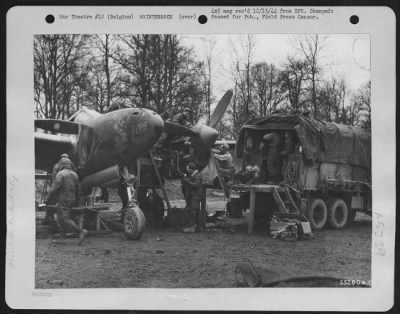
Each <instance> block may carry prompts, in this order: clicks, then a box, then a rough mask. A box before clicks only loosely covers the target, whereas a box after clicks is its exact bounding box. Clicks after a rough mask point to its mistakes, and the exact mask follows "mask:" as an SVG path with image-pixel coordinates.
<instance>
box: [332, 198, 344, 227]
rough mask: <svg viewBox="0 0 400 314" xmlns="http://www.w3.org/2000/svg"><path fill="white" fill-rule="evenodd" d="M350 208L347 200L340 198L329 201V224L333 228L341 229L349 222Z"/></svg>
mask: <svg viewBox="0 0 400 314" xmlns="http://www.w3.org/2000/svg"><path fill="white" fill-rule="evenodd" d="M348 217H349V210H348V208H347V205H346V202H345V201H344V200H342V199H340V198H334V199H331V200H330V201H329V202H328V225H329V227H331V228H333V229H341V228H343V227H344V226H345V225H346V224H347V220H348Z"/></svg>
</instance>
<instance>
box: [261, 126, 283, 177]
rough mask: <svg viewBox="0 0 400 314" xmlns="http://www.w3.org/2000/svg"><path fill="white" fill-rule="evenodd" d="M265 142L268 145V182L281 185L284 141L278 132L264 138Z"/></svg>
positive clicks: (268, 134)
mask: <svg viewBox="0 0 400 314" xmlns="http://www.w3.org/2000/svg"><path fill="white" fill-rule="evenodd" d="M263 141H264V142H267V143H268V152H267V170H268V179H267V182H271V183H279V181H280V179H281V165H282V159H281V155H280V150H281V144H282V139H281V136H280V135H279V134H278V133H277V132H270V133H267V134H265V135H264V136H263Z"/></svg>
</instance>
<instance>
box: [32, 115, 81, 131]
mask: <svg viewBox="0 0 400 314" xmlns="http://www.w3.org/2000/svg"><path fill="white" fill-rule="evenodd" d="M35 128H40V129H43V130H45V131H51V132H56V133H64V134H78V133H79V124H78V123H75V122H70V121H64V120H56V119H42V120H35Z"/></svg>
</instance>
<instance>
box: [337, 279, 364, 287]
mask: <svg viewBox="0 0 400 314" xmlns="http://www.w3.org/2000/svg"><path fill="white" fill-rule="evenodd" d="M339 285H340V286H349V287H354V286H363V287H366V286H367V287H371V280H363V279H341V280H340V282H339Z"/></svg>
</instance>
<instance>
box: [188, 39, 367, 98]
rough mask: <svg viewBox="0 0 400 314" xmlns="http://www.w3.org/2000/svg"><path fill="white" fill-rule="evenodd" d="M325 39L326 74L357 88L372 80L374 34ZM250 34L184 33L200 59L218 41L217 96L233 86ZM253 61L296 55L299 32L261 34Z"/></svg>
mask: <svg viewBox="0 0 400 314" xmlns="http://www.w3.org/2000/svg"><path fill="white" fill-rule="evenodd" d="M320 36H322V37H323V38H325V39H324V44H323V49H322V50H321V59H320V65H321V66H322V67H323V73H322V75H323V77H324V78H328V77H330V76H332V75H334V76H341V77H344V78H345V81H346V83H347V86H348V88H349V89H353V90H355V89H357V88H359V87H360V86H361V85H362V84H364V83H366V82H367V81H368V80H369V79H370V37H369V35H368V34H335V35H332V34H330V35H320ZM246 37H247V35H202V34H199V35H183V36H182V40H183V43H184V44H185V45H187V46H191V47H193V48H194V49H195V52H196V54H197V56H198V58H199V59H200V60H204V59H205V57H206V56H207V54H208V51H209V48H208V47H209V45H210V41H214V42H215V46H214V50H213V62H214V65H213V70H212V84H213V94H214V95H215V96H217V98H218V97H219V96H220V95H222V94H223V93H224V91H226V90H227V89H229V88H233V83H232V79H231V67H232V63H233V60H234V59H235V58H236V56H237V55H239V56H240V55H241V51H243V49H242V48H241V43H243V42H245V40H246ZM253 40H254V43H255V48H254V55H253V61H254V62H255V63H257V62H268V63H273V64H275V65H282V64H283V63H284V62H285V60H286V58H287V56H288V55H294V54H295V53H296V49H295V48H294V45H293V43H294V42H295V41H296V35H289V34H257V35H253Z"/></svg>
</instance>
